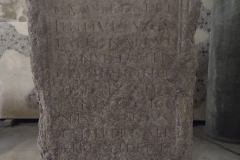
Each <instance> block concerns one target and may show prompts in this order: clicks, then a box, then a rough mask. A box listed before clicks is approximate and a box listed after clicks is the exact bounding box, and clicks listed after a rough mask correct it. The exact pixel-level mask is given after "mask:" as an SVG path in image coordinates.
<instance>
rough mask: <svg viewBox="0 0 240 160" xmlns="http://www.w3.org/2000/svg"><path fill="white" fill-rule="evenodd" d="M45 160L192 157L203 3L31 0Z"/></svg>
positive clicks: (180, 159)
mask: <svg viewBox="0 0 240 160" xmlns="http://www.w3.org/2000/svg"><path fill="white" fill-rule="evenodd" d="M27 5H28V11H29V13H28V18H29V29H30V37H31V44H32V51H33V54H32V55H31V59H32V61H31V63H32V71H33V74H34V81H35V85H36V87H37V90H38V96H39V97H40V112H41V116H40V122H39V123H40V124H39V127H40V134H39V138H38V143H39V146H40V149H41V154H42V157H43V159H44V160H65V159H66V160H150V159H152V160H191V159H192V97H193V88H194V84H195V69H196V67H197V60H196V54H195V52H194V42H193V37H194V32H195V30H196V26H197V20H198V14H199V8H200V6H199V5H200V3H199V0H178V1H176V0H151V1H148V0H138V1H135V0H41V1H39V0H28V1H27Z"/></svg>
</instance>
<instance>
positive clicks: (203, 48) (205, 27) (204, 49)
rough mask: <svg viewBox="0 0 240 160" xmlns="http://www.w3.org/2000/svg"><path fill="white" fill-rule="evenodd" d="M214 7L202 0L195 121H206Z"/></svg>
mask: <svg viewBox="0 0 240 160" xmlns="http://www.w3.org/2000/svg"><path fill="white" fill-rule="evenodd" d="M212 7H213V0H202V7H201V14H200V18H199V21H198V22H199V23H198V24H199V25H198V29H197V32H196V34H195V44H196V51H197V56H198V70H197V74H196V76H197V82H196V87H195V93H194V101H193V115H194V119H195V120H205V113H206V96H207V76H208V59H209V45H210V32H211V20H210V17H211V10H212Z"/></svg>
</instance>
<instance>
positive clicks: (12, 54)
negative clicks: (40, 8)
mask: <svg viewBox="0 0 240 160" xmlns="http://www.w3.org/2000/svg"><path fill="white" fill-rule="evenodd" d="M202 1H203V4H202V8H201V17H200V18H199V26H198V29H197V32H196V35H195V41H196V50H197V55H198V63H199V68H198V70H197V74H196V76H197V83H196V88H195V95H194V104H193V107H194V119H195V120H204V119H205V106H206V85H207V84H206V82H207V70H208V69H207V68H208V54H209V33H210V31H211V30H210V15H211V9H212V4H213V2H212V1H213V0H202ZM26 12H27V10H26V3H25V0H0V118H38V102H37V94H36V90H35V89H34V85H33V81H32V73H31V69H30V58H29V56H30V51H31V49H30V46H29V39H28V30H27V16H26Z"/></svg>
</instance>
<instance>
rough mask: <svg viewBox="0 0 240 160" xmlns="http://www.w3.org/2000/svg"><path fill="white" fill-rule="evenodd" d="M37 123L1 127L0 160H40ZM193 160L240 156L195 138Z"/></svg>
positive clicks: (231, 159)
mask: <svg viewBox="0 0 240 160" xmlns="http://www.w3.org/2000/svg"><path fill="white" fill-rule="evenodd" d="M37 135H38V126H37V123H36V122H35V123H20V124H19V125H16V126H14V127H6V128H3V127H1V125H0V160H40V158H39V152H38V150H37V146H36V139H37ZM193 157H194V158H193V160H240V156H239V155H236V154H233V153H231V152H229V151H227V150H224V149H222V148H220V147H218V146H217V145H214V144H212V143H209V142H208V141H205V140H203V139H202V138H199V137H197V136H194V153H193Z"/></svg>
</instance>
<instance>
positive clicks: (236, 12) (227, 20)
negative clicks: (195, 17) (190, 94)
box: [205, 0, 240, 142]
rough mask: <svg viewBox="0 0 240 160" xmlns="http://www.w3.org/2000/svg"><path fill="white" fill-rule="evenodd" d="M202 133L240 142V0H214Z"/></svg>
mask: <svg viewBox="0 0 240 160" xmlns="http://www.w3.org/2000/svg"><path fill="white" fill-rule="evenodd" d="M206 114H207V115H206V116H207V117H206V127H205V132H207V134H208V135H210V136H212V137H213V138H216V139H220V140H224V141H228V142H240V1H239V0H214V8H213V15H212V32H211V47H210V60H209V78H208V93H207V113H206Z"/></svg>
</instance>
